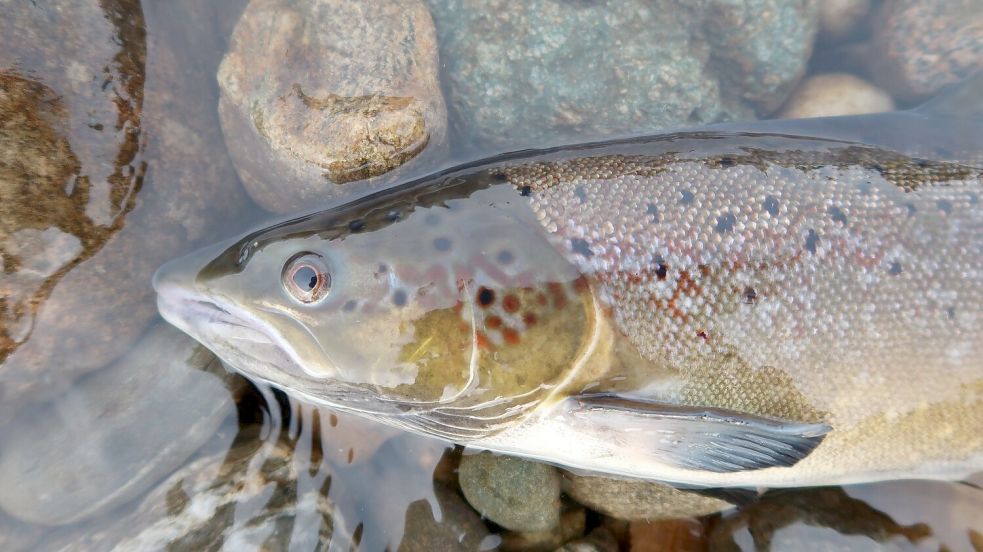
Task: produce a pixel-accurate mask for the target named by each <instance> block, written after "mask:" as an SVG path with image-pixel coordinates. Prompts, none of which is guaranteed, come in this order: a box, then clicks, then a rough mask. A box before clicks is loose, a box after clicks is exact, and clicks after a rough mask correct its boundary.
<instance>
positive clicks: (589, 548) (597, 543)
mask: <svg viewBox="0 0 983 552" xmlns="http://www.w3.org/2000/svg"><path fill="white" fill-rule="evenodd" d="M556 552H618V540H617V539H616V538H614V535H612V534H611V532H610V531H608V530H607V529H605V528H603V527H598V528H597V529H594V530H593V531H591V533H590V534H589V535H587V536H586V537H583V538H579V539H576V540H572V541H570V542H568V543H566V544H564V545H563V546H561V547H560V548H557V549H556Z"/></svg>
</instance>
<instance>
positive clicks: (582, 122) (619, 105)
mask: <svg viewBox="0 0 983 552" xmlns="http://www.w3.org/2000/svg"><path fill="white" fill-rule="evenodd" d="M429 3H430V5H431V7H432V11H433V14H434V19H435V21H436V23H437V31H438V35H439V37H440V45H441V52H442V59H443V63H444V76H445V77H446V87H447V90H448V104H449V106H450V107H451V111H452V114H453V115H454V117H453V118H452V120H453V121H454V124H455V125H457V126H456V130H457V131H458V133H459V134H461V135H462V137H469V138H473V139H474V141H476V142H478V143H479V144H482V145H485V146H492V147H497V148H502V149H513V150H514V149H519V148H521V147H524V146H543V145H548V144H555V143H558V142H571V141H573V142H585V141H588V140H591V139H603V138H610V137H611V136H612V135H617V134H626V133H652V132H655V131H656V130H659V129H662V128H666V127H673V126H680V125H695V124H700V123H705V122H712V121H720V120H727V119H736V118H749V117H753V115H754V113H755V111H757V112H758V113H759V114H765V113H769V112H770V111H772V110H774V109H775V108H777V107H779V106H780V105H781V104H782V102H783V101H784V99H785V96H786V95H787V93H788V92H789V90H791V88H792V87H793V86H794V85H795V83H796V81H797V80H798V78H799V77H800V75H801V74H802V72H803V71H804V69H805V64H806V61H807V60H808V57H809V54H810V52H811V50H812V42H813V37H814V35H815V32H816V26H817V4H816V2H814V1H812V0H797V1H794V2H786V1H778V0H745V1H741V2H734V1H726V0H704V1H701V2H688V1H685V2H684V1H682V0H657V1H649V0H630V1H626V2H615V1H614V0H601V1H596V2H562V1H558V0H532V1H529V2H519V3H517V2H508V1H507V0H492V1H486V0H429Z"/></svg>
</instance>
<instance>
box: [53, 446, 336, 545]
mask: <svg viewBox="0 0 983 552" xmlns="http://www.w3.org/2000/svg"><path fill="white" fill-rule="evenodd" d="M257 446H258V443H256V442H244V443H239V444H238V445H237V446H235V447H233V448H232V449H231V450H230V451H229V452H228V453H227V454H220V455H215V456H208V457H204V458H200V459H198V460H196V461H194V462H192V463H190V464H188V465H187V466H185V467H183V468H181V469H180V470H178V471H176V472H174V473H173V474H172V475H171V476H170V477H168V478H167V479H166V480H164V481H163V482H161V483H160V484H159V485H158V486H157V487H156V488H155V489H154V490H153V491H152V492H151V493H150V494H149V495H148V496H147V497H146V498H145V499H144V500H142V501H141V502H140V504H139V506H138V507H137V508H136V509H135V511H133V512H132V513H131V514H128V515H124V516H123V517H121V518H119V519H117V520H115V521H114V522H113V523H111V524H110V525H109V526H107V527H103V528H100V529H97V530H93V531H89V532H87V533H86V534H84V535H82V536H80V537H76V538H74V539H72V540H71V541H70V542H69V543H67V544H64V545H62V546H61V547H58V546H54V547H52V548H51V549H52V550H61V551H68V550H87V551H103V550H105V551H108V550H271V551H273V550H322V549H324V550H326V549H327V547H328V545H329V544H330V543H331V541H332V539H333V538H340V539H341V540H343V541H344V540H345V539H347V538H349V537H348V536H347V534H346V536H345V537H343V538H341V537H340V536H339V535H340V533H342V532H344V531H345V529H344V524H343V523H342V522H341V521H340V520H339V518H338V516H337V514H336V512H335V509H334V504H333V503H332V502H331V500H330V499H328V498H327V489H326V488H319V487H316V486H305V485H298V480H299V479H302V478H303V473H302V471H301V468H302V464H301V463H299V462H295V461H294V460H293V449H292V448H291V447H290V446H287V445H285V444H275V443H264V444H263V445H262V446H261V447H260V448H259V449H258V450H257Z"/></svg>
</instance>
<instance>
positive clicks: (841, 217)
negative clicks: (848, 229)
mask: <svg viewBox="0 0 983 552" xmlns="http://www.w3.org/2000/svg"><path fill="white" fill-rule="evenodd" d="M826 212H827V213H829V216H831V217H833V221H834V222H842V223H843V224H846V214H845V213H844V212H843V211H842V210H840V208H839V207H837V206H835V205H830V206H829V209H826Z"/></svg>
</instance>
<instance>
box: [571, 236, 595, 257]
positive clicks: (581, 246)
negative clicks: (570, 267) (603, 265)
mask: <svg viewBox="0 0 983 552" xmlns="http://www.w3.org/2000/svg"><path fill="white" fill-rule="evenodd" d="M570 248H571V249H573V252H574V253H577V254H579V255H583V256H584V257H586V258H588V259H589V258H591V257H593V256H594V252H593V251H591V250H590V244H589V243H587V240H582V239H580V238H574V239H572V240H570Z"/></svg>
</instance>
